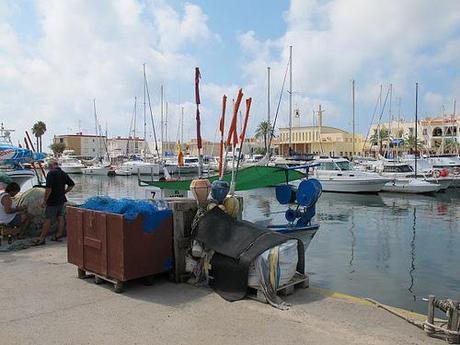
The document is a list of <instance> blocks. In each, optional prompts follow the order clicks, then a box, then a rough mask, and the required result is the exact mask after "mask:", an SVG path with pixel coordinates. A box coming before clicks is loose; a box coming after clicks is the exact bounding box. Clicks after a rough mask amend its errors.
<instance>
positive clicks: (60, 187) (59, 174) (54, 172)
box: [35, 159, 75, 245]
mask: <svg viewBox="0 0 460 345" xmlns="http://www.w3.org/2000/svg"><path fill="white" fill-rule="evenodd" d="M48 166H49V168H50V171H49V172H48V174H47V175H46V192H45V197H44V199H43V203H42V206H43V207H45V222H44V223H43V228H42V233H41V234H40V239H39V240H37V242H36V243H35V244H36V245H42V244H45V240H46V235H47V234H48V231H49V230H50V226H51V222H52V221H56V220H57V224H58V229H57V233H56V235H55V236H54V237H53V239H52V241H60V240H61V238H62V237H63V235H64V203H66V202H67V198H66V197H65V195H66V194H67V193H68V192H70V191H71V190H72V188H73V187H74V186H75V183H74V182H73V181H72V179H71V178H70V177H69V175H67V174H66V173H65V172H64V171H62V170H61V168H59V164H58V162H57V160H55V159H52V160H50V161H49V163H48Z"/></svg>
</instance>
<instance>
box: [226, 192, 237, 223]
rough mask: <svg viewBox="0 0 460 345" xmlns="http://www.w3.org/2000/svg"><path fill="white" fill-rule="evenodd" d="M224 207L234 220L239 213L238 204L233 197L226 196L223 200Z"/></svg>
mask: <svg viewBox="0 0 460 345" xmlns="http://www.w3.org/2000/svg"><path fill="white" fill-rule="evenodd" d="M224 206H225V209H226V210H227V214H228V215H230V216H232V217H234V218H236V217H238V213H239V212H240V202H239V201H238V199H237V198H236V197H235V196H227V197H226V198H225V200H224Z"/></svg>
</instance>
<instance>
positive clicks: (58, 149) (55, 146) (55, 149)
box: [50, 143, 66, 156]
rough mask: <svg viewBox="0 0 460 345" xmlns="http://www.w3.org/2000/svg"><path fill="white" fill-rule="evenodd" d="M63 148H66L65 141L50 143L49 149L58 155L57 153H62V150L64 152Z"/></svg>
mask: <svg viewBox="0 0 460 345" xmlns="http://www.w3.org/2000/svg"><path fill="white" fill-rule="evenodd" d="M65 148H66V145H65V143H53V144H51V145H50V149H51V151H53V153H54V155H55V156H58V155H60V154H62V152H64V150H65Z"/></svg>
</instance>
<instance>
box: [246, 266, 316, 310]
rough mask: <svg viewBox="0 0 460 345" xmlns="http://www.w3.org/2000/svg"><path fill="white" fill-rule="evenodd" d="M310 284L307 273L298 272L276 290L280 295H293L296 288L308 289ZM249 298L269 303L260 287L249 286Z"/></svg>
mask: <svg viewBox="0 0 460 345" xmlns="http://www.w3.org/2000/svg"><path fill="white" fill-rule="evenodd" d="M309 286H310V281H309V278H308V276H307V275H305V274H301V273H299V272H296V274H295V275H294V277H293V278H292V279H291V280H290V281H289V282H288V283H287V284H285V285H283V286H280V287H279V288H278V289H277V290H276V294H277V295H279V296H289V295H292V294H293V293H294V291H295V289H306V288H308V287H309ZM247 296H248V297H249V298H251V299H255V300H257V301H259V302H262V303H267V299H266V298H265V295H264V292H263V291H262V290H261V289H259V288H253V287H249V291H248V295H247Z"/></svg>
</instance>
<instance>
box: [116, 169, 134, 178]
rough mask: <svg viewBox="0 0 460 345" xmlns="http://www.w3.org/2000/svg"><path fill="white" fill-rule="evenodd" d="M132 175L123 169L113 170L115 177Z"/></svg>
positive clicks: (129, 171)
mask: <svg viewBox="0 0 460 345" xmlns="http://www.w3.org/2000/svg"><path fill="white" fill-rule="evenodd" d="M132 174H133V173H132V171H131V170H127V169H124V168H121V167H120V168H117V169H115V175H117V176H131V175H132Z"/></svg>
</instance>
